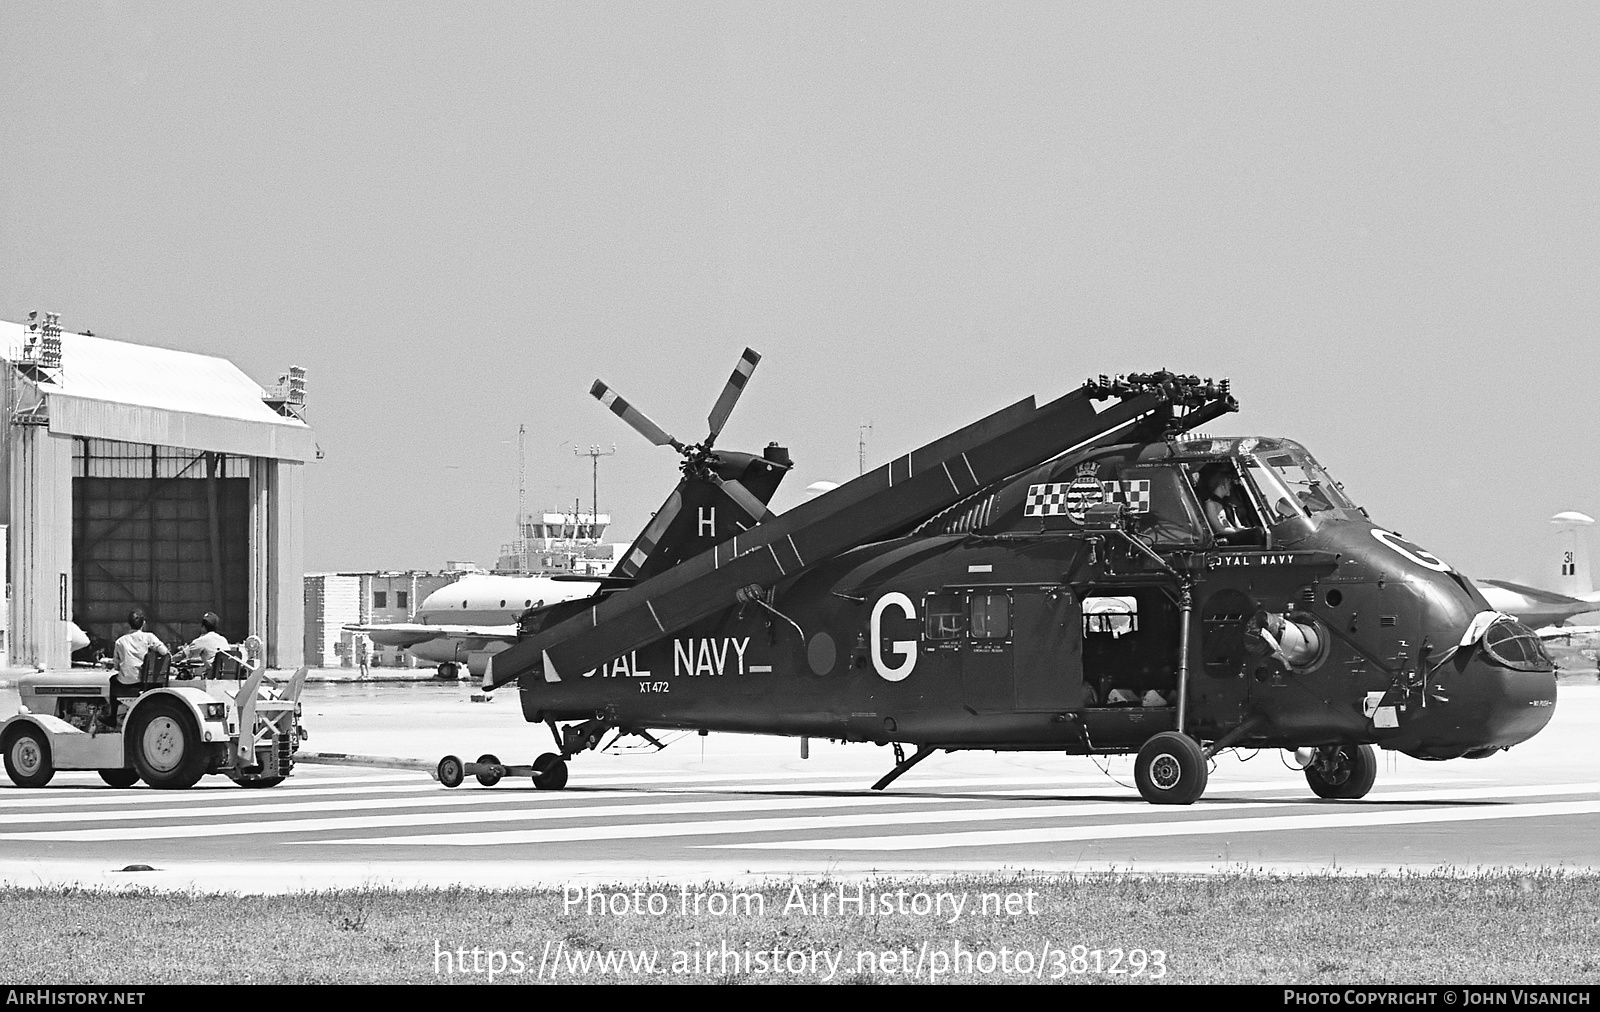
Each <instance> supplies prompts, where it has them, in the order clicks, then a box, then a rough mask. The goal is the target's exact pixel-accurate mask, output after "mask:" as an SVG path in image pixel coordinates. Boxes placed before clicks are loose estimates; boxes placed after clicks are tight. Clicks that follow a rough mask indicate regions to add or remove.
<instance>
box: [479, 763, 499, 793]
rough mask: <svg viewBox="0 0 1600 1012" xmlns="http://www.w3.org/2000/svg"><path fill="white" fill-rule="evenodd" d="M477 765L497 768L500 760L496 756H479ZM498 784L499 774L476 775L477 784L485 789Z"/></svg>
mask: <svg viewBox="0 0 1600 1012" xmlns="http://www.w3.org/2000/svg"><path fill="white" fill-rule="evenodd" d="M478 765H480V766H499V765H500V759H499V758H498V757H497V756H494V755H481V756H479V757H478ZM499 782H500V774H499V773H479V774H478V783H480V784H482V785H483V786H485V787H493V786H494V785H495V784H498V783H499Z"/></svg>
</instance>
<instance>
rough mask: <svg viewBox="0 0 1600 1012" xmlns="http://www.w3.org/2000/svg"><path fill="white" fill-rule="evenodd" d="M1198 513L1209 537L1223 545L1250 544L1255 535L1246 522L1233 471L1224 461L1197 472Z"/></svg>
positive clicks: (1247, 513) (1246, 517)
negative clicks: (1202, 514)
mask: <svg viewBox="0 0 1600 1012" xmlns="http://www.w3.org/2000/svg"><path fill="white" fill-rule="evenodd" d="M1197 484H1198V485H1199V487H1200V494H1201V499H1202V502H1201V509H1202V510H1203V511H1204V512H1205V515H1206V523H1208V524H1210V525H1211V533H1212V534H1213V535H1215V537H1216V539H1217V540H1218V541H1220V542H1222V543H1223V544H1225V545H1239V544H1248V543H1251V542H1254V541H1255V540H1256V539H1257V537H1258V532H1257V530H1256V527H1255V525H1254V524H1252V523H1251V522H1250V519H1249V518H1250V512H1249V509H1248V507H1246V506H1245V504H1244V501H1243V498H1242V497H1241V496H1240V493H1239V485H1238V480H1237V479H1236V478H1235V476H1234V472H1233V467H1232V466H1231V465H1230V464H1228V463H1227V462H1226V461H1220V460H1219V461H1216V462H1214V463H1211V464H1207V465H1206V466H1205V467H1202V468H1201V469H1200V480H1199V481H1198V482H1197Z"/></svg>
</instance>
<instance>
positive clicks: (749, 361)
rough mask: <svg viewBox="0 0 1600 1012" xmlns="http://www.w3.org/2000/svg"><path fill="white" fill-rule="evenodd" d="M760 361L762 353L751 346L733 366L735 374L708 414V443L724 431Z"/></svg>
mask: <svg viewBox="0 0 1600 1012" xmlns="http://www.w3.org/2000/svg"><path fill="white" fill-rule="evenodd" d="M759 361H761V355H760V353H758V352H756V351H755V350H753V349H751V348H746V349H745V350H744V354H743V355H740V356H739V364H738V365H736V366H734V367H733V375H732V376H729V377H728V385H727V386H725V387H723V388H722V396H720V397H718V398H717V403H716V404H715V405H714V406H713V407H712V408H711V414H709V415H707V416H706V421H708V422H710V423H711V436H710V437H709V438H708V439H707V440H706V442H707V445H709V444H710V443H712V442H714V441H715V440H716V438H717V436H718V435H719V434H720V433H721V432H722V427H723V426H724V425H726V424H728V416H729V415H731V414H732V413H733V406H734V405H735V404H737V403H739V395H740V394H742V393H744V385H745V384H746V383H748V382H750V374H751V373H753V372H755V371H756V363H757V362H759Z"/></svg>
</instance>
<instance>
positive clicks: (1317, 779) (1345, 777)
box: [1306, 745, 1378, 801]
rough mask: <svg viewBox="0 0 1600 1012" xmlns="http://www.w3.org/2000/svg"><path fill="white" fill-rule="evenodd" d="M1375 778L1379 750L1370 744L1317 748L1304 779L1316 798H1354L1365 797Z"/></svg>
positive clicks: (1345, 799) (1339, 799)
mask: <svg viewBox="0 0 1600 1012" xmlns="http://www.w3.org/2000/svg"><path fill="white" fill-rule="evenodd" d="M1377 778H1378V750H1377V749H1375V748H1373V747H1372V746H1371V745H1340V746H1339V747H1338V748H1319V749H1317V757H1316V758H1315V759H1313V760H1311V763H1310V765H1308V766H1307V767H1306V783H1308V784H1310V785H1311V791H1312V793H1313V794H1315V795H1316V796H1317V797H1319V798H1328V799H1331V800H1335V801H1354V800H1356V799H1357V798H1364V797H1366V796H1367V792H1368V791H1370V790H1372V782H1373V781H1374V780H1376V779H1377Z"/></svg>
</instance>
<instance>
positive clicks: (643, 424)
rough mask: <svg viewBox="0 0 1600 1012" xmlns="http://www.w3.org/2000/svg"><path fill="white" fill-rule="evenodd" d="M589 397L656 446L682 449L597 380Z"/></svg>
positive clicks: (659, 427) (634, 408) (665, 433)
mask: <svg viewBox="0 0 1600 1012" xmlns="http://www.w3.org/2000/svg"><path fill="white" fill-rule="evenodd" d="M589 394H590V396H592V397H594V399H595V400H597V401H599V402H600V403H601V404H604V405H605V406H606V407H608V408H610V409H611V413H612V414H614V415H616V416H617V417H618V418H620V419H622V420H623V421H625V422H627V423H628V424H629V425H631V426H633V428H634V429H635V430H636V431H637V432H638V433H639V434H640V435H642V436H644V438H646V439H648V440H650V442H652V443H654V444H656V445H657V446H671V447H674V448H680V449H681V448H682V446H683V444H682V443H680V442H678V441H677V440H676V439H673V438H672V437H671V436H670V435H668V434H667V430H665V429H663V428H662V427H661V426H659V425H657V424H656V423H655V422H652V421H651V420H650V419H649V418H648V417H647V416H646V415H645V413H644V412H643V411H640V410H639V409H638V408H636V407H634V406H633V405H632V404H629V403H628V402H627V401H625V400H623V399H622V397H621V396H620V395H619V394H618V393H617V392H616V391H615V390H613V389H611V388H610V387H608V386H606V385H605V384H604V383H602V382H600V381H599V380H595V381H594V386H592V387H590V388H589Z"/></svg>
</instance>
